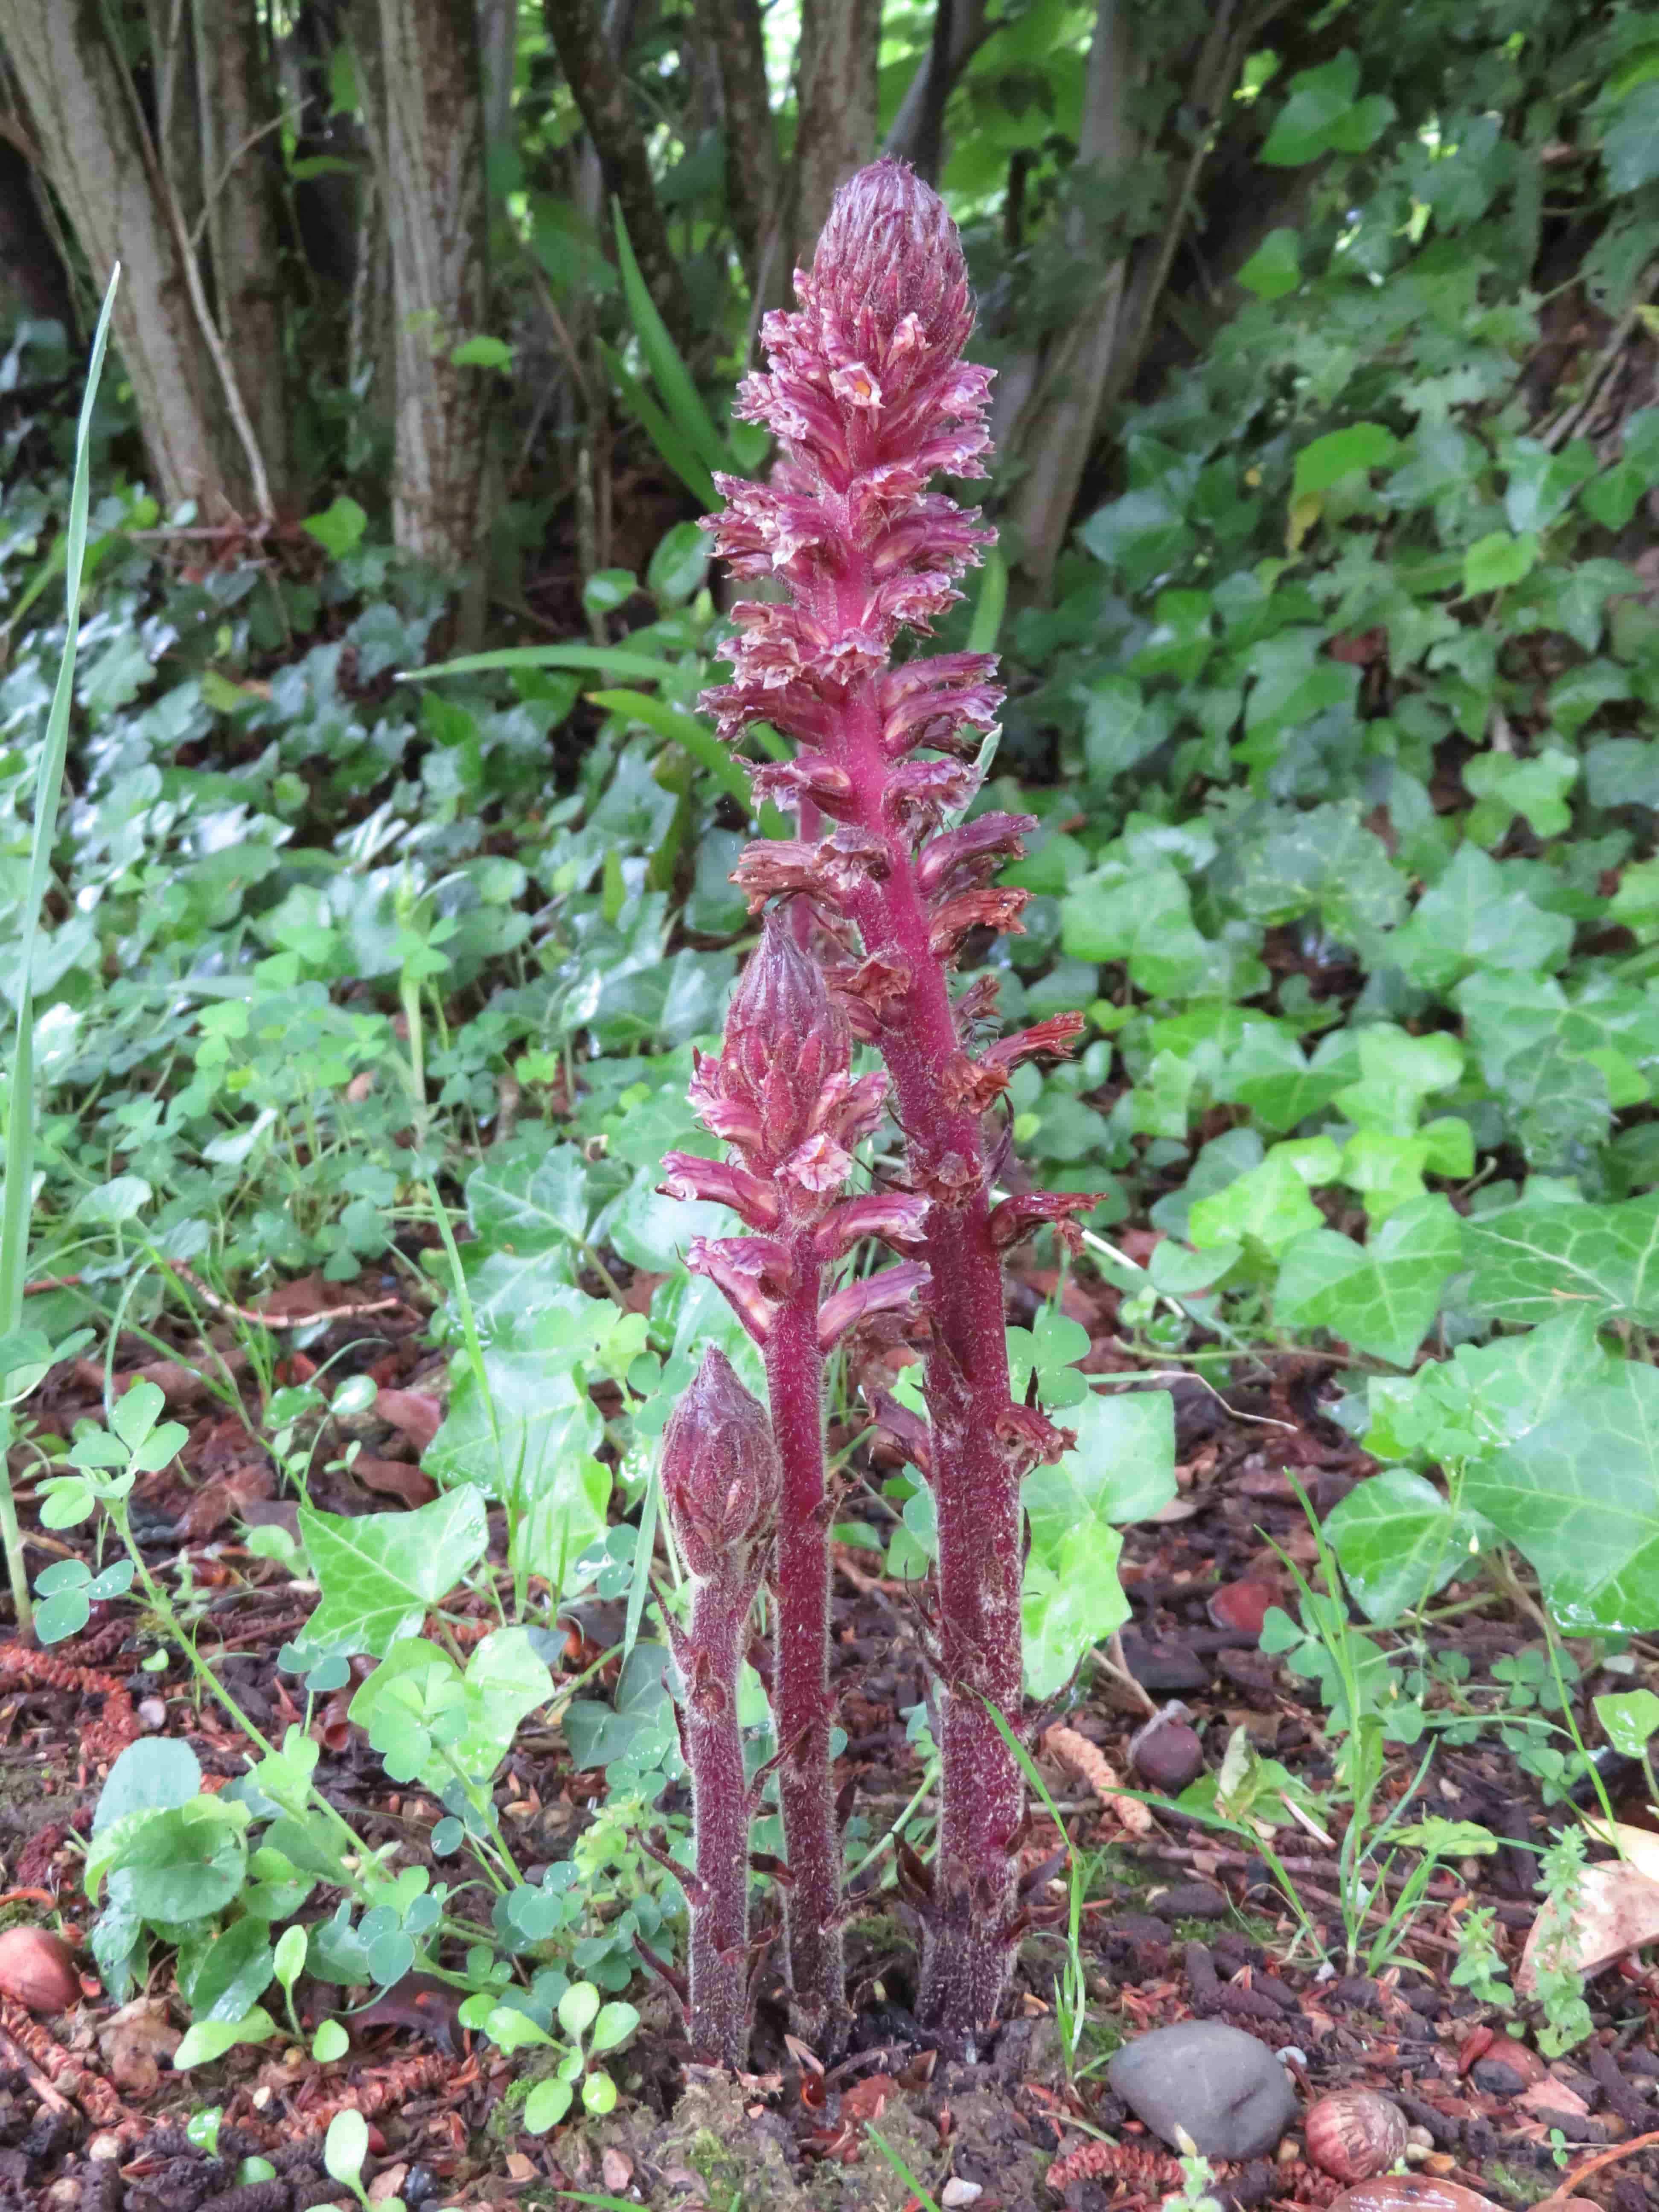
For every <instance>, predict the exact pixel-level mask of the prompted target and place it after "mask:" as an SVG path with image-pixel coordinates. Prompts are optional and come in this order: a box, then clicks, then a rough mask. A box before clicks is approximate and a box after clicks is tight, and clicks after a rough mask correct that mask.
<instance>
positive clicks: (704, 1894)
mask: <svg viewBox="0 0 1659 2212" xmlns="http://www.w3.org/2000/svg"><path fill="white" fill-rule="evenodd" d="M780 1488H781V1471H780V1468H779V1465H778V1454H777V1447H776V1445H775V1443H774V1441H773V1437H772V1430H771V1425H770V1424H769V1421H768V1420H767V1418H766V1413H765V1409H764V1408H763V1407H762V1406H761V1405H760V1404H759V1403H758V1402H757V1400H756V1399H754V1398H753V1397H751V1396H750V1393H749V1392H748V1391H747V1390H745V1389H744V1387H743V1384H742V1383H740V1382H739V1381H738V1378H737V1376H736V1375H735V1374H734V1373H733V1372H732V1367H731V1364H730V1363H729V1362H728V1361H727V1360H726V1358H725V1357H724V1355H723V1354H722V1353H720V1352H716V1351H714V1350H712V1349H711V1350H710V1351H708V1352H706V1353H705V1354H704V1357H703V1362H702V1367H701V1368H700V1369H699V1370H698V1372H697V1375H696V1379H695V1380H694V1382H693V1383H692V1384H691V1387H690V1389H689V1390H688V1391H687V1392H686V1394H685V1395H684V1397H683V1398H682V1399H681V1400H680V1402H679V1404H678V1406H677V1407H675V1408H674V1412H673V1413H672V1415H671V1418H670V1420H669V1423H668V1426H667V1428H666V1429H665V1431H664V1433H663V1449H662V1494H663V1505H664V1509H665V1511H666V1513H667V1516H668V1522H669V1526H670V1527H671V1528H672V1530H673V1532H674V1537H675V1541H677V1543H678V1546H679V1547H680V1553H681V1556H682V1558H683V1559H684V1562H685V1565H686V1570H687V1573H688V1575H689V1577H690V1588H691V1609H690V1618H689V1619H688V1620H687V1621H686V1623H685V1625H684V1626H683V1627H682V1626H680V1624H679V1623H678V1622H677V1621H676V1620H674V1618H673V1616H672V1614H671V1613H668V1612H667V1610H666V1608H665V1611H664V1620H665V1624H666V1626H667V1629H668V1638H669V1644H670V1648H671V1650H672V1652H673V1655H674V1664H675V1666H676V1667H677V1668H678V1670H679V1677H680V1700H679V1723H680V1741H681V1745H682V1747H684V1753H685V1763H686V1765H687V1766H688V1767H689V1768H690V1774H691V1808H692V1818H693V1821H694V1833H695V1838H696V1870H695V1872H694V1873H692V1874H691V1875H688V1876H683V1877H682V1879H681V1887H683V1888H684V1892H685V1901H686V1905H687V1907H688V1909H689V1911H690V1921H691V1936H690V1968H691V1972H690V2022H689V2025H690V2034H691V2051H692V2056H693V2057H695V2058H696V2059H697V2060H699V2061H700V2062H701V2063H702V2064H704V2065H708V2066H732V2067H741V2066H742V2065H743V2063H744V2060H745V2059H746V2058H747V2057H748V2052H749V1966H750V1960H749V1831H750V1824H751V1823H752V1821H753V1820H754V1814H755V1793H754V1792H753V1790H751V1789H750V1785H749V1781H748V1778H747V1777H746V1775H745V1774H744V1759H743V1730H742V1729H741V1727H740V1726H739V1724H738V1679H739V1674H740V1671H741V1668H742V1664H743V1659H744V1653H745V1652H746V1651H747V1650H748V1648H749V1615H750V1608H751V1607H753V1605H754V1602H755V1599H756V1597H757V1595H758V1593H759V1589H760V1585H761V1577H762V1574H763V1571H764V1568H765V1564H766V1559H767V1556H768V1554H769V1552H770V1550H771V1547H772V1540H773V1534H774V1532H775V1528H776V1526H777V1511H778V1496H779V1491H780Z"/></svg>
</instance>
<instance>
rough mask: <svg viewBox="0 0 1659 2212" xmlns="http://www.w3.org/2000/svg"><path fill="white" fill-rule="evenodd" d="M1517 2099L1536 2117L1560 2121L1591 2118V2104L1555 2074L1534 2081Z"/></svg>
mask: <svg viewBox="0 0 1659 2212" xmlns="http://www.w3.org/2000/svg"><path fill="white" fill-rule="evenodd" d="M1515 2101H1516V2104H1517V2105H1519V2106H1520V2107H1521V2109H1522V2111H1523V2112H1530V2113H1532V2115H1533V2116H1534V2118H1535V2119H1540V2120H1549V2121H1552V2122H1559V2121H1561V2120H1587V2119H1588V2118H1589V2106H1588V2105H1587V2104H1586V2103H1585V2102H1584V2100H1583V2098H1582V2097H1581V2096H1580V2095H1579V2094H1578V2093H1577V2090H1576V2089H1570V2088H1569V2087H1567V2085H1566V2083H1565V2081H1557V2080H1556V2078H1555V2076H1554V2075H1553V2074H1546V2075H1545V2076H1544V2078H1543V2080H1542V2081H1534V2083H1533V2085H1532V2087H1531V2088H1530V2089H1523V2090H1522V2092H1521V2094H1520V2095H1519V2096H1518V2097H1517V2098H1516V2100H1515Z"/></svg>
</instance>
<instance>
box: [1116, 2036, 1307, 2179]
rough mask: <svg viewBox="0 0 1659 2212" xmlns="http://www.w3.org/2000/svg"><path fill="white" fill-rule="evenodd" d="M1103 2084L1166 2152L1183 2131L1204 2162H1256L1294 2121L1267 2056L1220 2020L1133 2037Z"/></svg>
mask: <svg viewBox="0 0 1659 2212" xmlns="http://www.w3.org/2000/svg"><path fill="white" fill-rule="evenodd" d="M1106 2078H1107V2080H1108V2081H1109V2083H1110V2085H1111V2087H1112V2089H1113V2092H1114V2093H1115V2094H1116V2095H1117V2096H1120V2097H1121V2098H1122V2100H1123V2101H1124V2103H1125V2104H1126V2105H1127V2106H1128V2107H1129V2109H1130V2110H1131V2111H1132V2112H1133V2113H1134V2115H1135V2117H1136V2118H1137V2119H1139V2120H1142V2121H1144V2122H1145V2123H1146V2125H1147V2126H1148V2127H1149V2128H1151V2129H1152V2132H1153V2133H1154V2135H1157V2136H1162V2138H1163V2140H1164V2142H1166V2143H1168V2144H1169V2145H1170V2148H1172V2149H1173V2148H1177V2147H1178V2145H1179V2140H1180V2136H1181V2135H1182V2133H1183V2132H1184V2133H1185V2134H1186V2135H1188V2136H1190V2137H1191V2139H1192V2141H1193V2142H1194V2143H1195V2144H1196V2145H1197V2147H1198V2149H1199V2150H1200V2153H1201V2154H1203V2155H1204V2156H1205V2157H1206V2158H1225V2159H1227V2160H1238V2159H1246V2158H1260V2157H1261V2156H1263V2155H1264V2154H1266V2153H1267V2152H1269V2151H1271V2150H1273V2148H1274V2147H1275V2145H1276V2144H1277V2143H1278V2142H1279V2137H1280V2136H1282V2135H1283V2134H1284V2132H1285V2129H1286V2128H1288V2127H1289V2125H1290V2124H1291V2121H1292V2120H1293V2119H1294V2118H1296V2112H1297V2100H1296V2092H1295V2090H1294V2089H1293V2088H1292V2087H1291V2081H1290V2076H1289V2075H1287V2074H1286V2073H1285V2069H1284V2068H1283V2067H1282V2066H1281V2065H1280V2064H1279V2061H1278V2059H1277V2058H1276V2057H1274V2056H1273V2052H1272V2051H1269V2050H1268V2049H1267V2045H1265V2044H1262V2043H1258V2042H1257V2041H1256V2039H1255V2037H1254V2036H1253V2035H1246V2034H1245V2033H1244V2032H1243V2029H1242V2028H1237V2027H1228V2026H1227V2025H1226V2024H1225V2021H1216V2020H1188V2021H1182V2022H1181V2024H1180V2025H1179V2026H1178V2027H1159V2028H1154V2029H1153V2031H1152V2033H1151V2034H1150V2035H1141V2036H1137V2037H1136V2039H1135V2040H1134V2041H1133V2043H1128V2044H1126V2045H1124V2046H1123V2048H1122V2050H1121V2051H1119V2052H1118V2053H1117V2054H1116V2056H1115V2057H1114V2058H1113V2060H1112V2063H1111V2064H1110V2066H1109V2068H1108V2069H1107V2076H1106Z"/></svg>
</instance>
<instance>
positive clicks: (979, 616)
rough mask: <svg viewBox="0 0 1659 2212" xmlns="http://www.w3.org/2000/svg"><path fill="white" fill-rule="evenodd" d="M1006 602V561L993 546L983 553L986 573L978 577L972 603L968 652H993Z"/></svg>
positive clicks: (997, 548) (998, 549)
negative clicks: (972, 615) (975, 596)
mask: <svg viewBox="0 0 1659 2212" xmlns="http://www.w3.org/2000/svg"><path fill="white" fill-rule="evenodd" d="M1007 605H1008V563H1007V562H1006V561H1005V560H1004V559H1003V557H1002V553H1001V550H1000V548H999V547H997V546H995V545H994V546H993V547H992V548H991V550H990V551H989V552H988V553H987V555H986V556H985V573H984V574H983V575H982V576H981V578H980V586H979V597H978V599H975V602H974V619H973V622H972V623H971V624H970V625H969V631H968V650H969V653H994V652H995V651H996V647H997V637H998V635H999V633H1000V630H1001V629H1002V617H1003V612H1004V610H1005V609H1006V606H1007Z"/></svg>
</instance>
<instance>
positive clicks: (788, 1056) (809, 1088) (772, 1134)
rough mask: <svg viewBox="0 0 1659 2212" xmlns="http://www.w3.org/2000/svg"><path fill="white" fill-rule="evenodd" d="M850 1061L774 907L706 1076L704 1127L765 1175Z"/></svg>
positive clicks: (839, 1025) (837, 1025)
mask: <svg viewBox="0 0 1659 2212" xmlns="http://www.w3.org/2000/svg"><path fill="white" fill-rule="evenodd" d="M851 1062H852V1043H851V1040H850V1038H849V1037H848V1029H847V1023H846V1020H845V1018H844V1017H843V1016H842V1013H841V1012H840V1011H839V1009H838V1008H837V1007H836V1006H835V1004H834V1003H833V1001H832V1000H831V999H830V996H829V986H828V985H827V984H826V983H825V981H824V980H823V969H821V968H820V967H819V965H818V963H817V961H816V960H814V959H813V958H812V957H811V954H810V953H808V952H805V951H802V949H801V947H800V946H799V945H798V944H797V943H796V941H795V936H794V933H793V930H792V929H791V928H790V927H789V922H788V919H787V916H786V915H784V914H783V913H781V911H779V910H777V909H774V910H773V912H772V913H771V914H769V915H768V916H767V919H766V927H765V928H764V929H763V931H762V933H761V941H760V945H759V946H758V948H757V950H756V951H755V952H754V953H753V954H752V956H751V957H750V962H749V965H748V966H747V967H746V968H745V969H744V971H743V980H742V981H741V982H740V983H739V984H738V988H737V992H736V994H735V995H734V996H733V998H732V1006H731V1011H730V1012H728V1014H727V1015H726V1037H725V1043H724V1047H723V1048H722V1051H721V1054H720V1062H719V1068H718V1073H716V1072H715V1071H714V1070H712V1069H711V1070H709V1071H708V1076H707V1077H706V1079H705V1080H706V1082H707V1083H708V1088H709V1089H711V1090H713V1091H717V1092H718V1105H717V1107H716V1109H715V1111H714V1113H713V1114H710V1115H708V1116H707V1118H708V1121H709V1125H710V1127H713V1128H714V1129H715V1130H716V1131H717V1132H718V1133H721V1134H726V1133H728V1132H729V1133H730V1134H731V1138H732V1142H733V1143H735V1144H737V1145H738V1146H741V1147H743V1149H744V1150H745V1151H746V1152H748V1153H749V1156H750V1165H751V1167H753V1168H754V1170H756V1172H757V1173H762V1174H764V1173H768V1172H771V1171H774V1170H775V1169H776V1168H777V1166H778V1165H779V1164H780V1163H781V1162H782V1161H783V1160H785V1159H787V1158H788V1157H789V1155H790V1154H791V1153H792V1152H794V1151H795V1150H796V1148H797V1146H800V1145H802V1144H804V1143H805V1141H806V1139H807V1138H808V1137H809V1136H811V1134H812V1133H813V1131H814V1125H815V1121H816V1120H817V1116H818V1115H819V1112H820V1109H822V1108H823V1106H824V1105H825V1104H826V1103H828V1101H829V1095H830V1086H831V1085H833V1084H835V1083H836V1079H837V1078H839V1077H844V1076H845V1075H846V1073H847V1071H848V1067H849V1066H850V1065H851ZM839 1088H840V1086H839V1085H836V1093H837V1095H838V1092H839ZM694 1103H697V1104H698V1105H699V1106H700V1107H701V1105H702V1100H701V1099H699V1100H696V1102H694Z"/></svg>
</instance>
